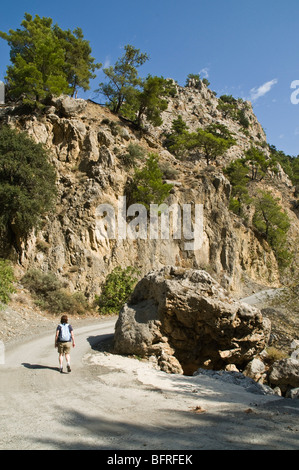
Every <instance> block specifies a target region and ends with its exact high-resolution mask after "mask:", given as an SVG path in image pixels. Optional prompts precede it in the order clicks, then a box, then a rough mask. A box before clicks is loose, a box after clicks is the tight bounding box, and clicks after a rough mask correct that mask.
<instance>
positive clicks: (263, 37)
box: [0, 0, 299, 155]
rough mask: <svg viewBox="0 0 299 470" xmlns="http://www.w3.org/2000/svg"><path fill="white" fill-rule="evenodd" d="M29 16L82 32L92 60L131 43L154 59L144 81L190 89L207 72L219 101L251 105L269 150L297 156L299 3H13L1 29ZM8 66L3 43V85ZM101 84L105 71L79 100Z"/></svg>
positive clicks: (0, 10) (5, 9)
mask: <svg viewBox="0 0 299 470" xmlns="http://www.w3.org/2000/svg"><path fill="white" fill-rule="evenodd" d="M25 12H28V13H30V14H31V15H33V16H34V15H35V14H38V15H39V16H47V17H51V18H53V21H54V23H58V25H59V26H60V27H61V28H63V29H71V30H73V29H74V28H76V27H77V26H79V27H81V28H82V30H83V34H84V37H85V39H88V40H89V41H90V44H91V47H92V55H93V57H95V59H96V61H97V62H102V63H103V64H105V65H107V64H113V63H114V62H115V61H116V60H117V58H118V57H120V56H121V55H122V53H123V46H124V45H126V44H132V45H133V46H135V47H136V48H138V49H140V50H141V51H142V52H147V53H148V54H149V56H150V60H149V61H148V62H147V63H146V64H145V65H144V66H142V67H141V68H140V69H139V73H140V75H141V76H146V75H147V74H148V73H151V74H153V75H159V76H161V75H162V76H164V77H165V78H173V79H175V80H176V81H177V82H178V83H179V85H184V84H185V81H186V77H187V75H188V74H189V73H201V76H202V77H207V78H208V79H209V81H210V83H211V84H210V88H211V89H212V90H214V91H216V92H217V95H218V96H220V95H221V94H232V95H233V96H235V97H236V98H238V97H240V98H243V99H250V100H251V101H252V103H253V109H254V112H255V114H256V115H257V117H258V119H259V121H260V123H261V124H262V126H263V128H264V130H265V132H266V135H267V140H268V143H270V144H272V145H275V146H276V147H277V148H278V149H279V150H283V151H284V152H285V153H287V154H289V155H298V154H299V104H294V103H296V101H297V100H298V98H299V91H298V94H296V90H297V89H298V90H299V2H298V0H285V2H282V1H281V0H279V1H278V0H271V1H270V0H259V1H257V0H250V1H248V2H245V1H241V0H210V1H208V0H205V1H202V0H185V1H182V0H151V1H144V0H126V1H125V2H124V1H123V0H121V1H120V0H114V1H110V2H109V1H107V0H105V1H102V0H98V1H92V0H85V1H78V0H72V1H70V0H60V1H58V0H51V1H47V2H45V1H43V2H41V1H40V0H39V1H37V0H29V1H21V0H14V1H13V2H2V5H1V7H0V30H1V31H8V30H9V29H10V28H11V29H16V28H18V27H19V26H20V23H21V21H22V19H23V17H24V13H25ZM8 64H9V47H8V45H7V43H6V42H5V41H3V40H0V80H3V79H4V76H5V72H6V67H7V65H8ZM103 78H104V75H103V72H101V71H99V72H98V77H97V79H96V80H95V81H94V83H92V84H91V90H90V92H88V93H86V94H84V95H83V94H81V96H83V97H85V98H86V97H87V98H95V94H94V90H95V89H96V88H97V87H98V83H99V82H100V81H102V80H103ZM296 80H298V84H296V83H295V84H294V86H296V88H294V89H292V88H291V84H292V83H293V82H294V81H296ZM292 93H295V94H294V95H293V96H294V98H297V99H293V101H294V103H292V102H291V95H292ZM298 101H299V100H298Z"/></svg>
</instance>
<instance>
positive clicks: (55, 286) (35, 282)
mask: <svg viewBox="0 0 299 470" xmlns="http://www.w3.org/2000/svg"><path fill="white" fill-rule="evenodd" d="M22 282H23V284H24V286H25V287H27V289H29V290H30V291H31V292H32V293H33V294H34V296H35V302H36V304H37V305H39V307H41V308H43V309H46V310H49V311H51V312H53V313H62V312H69V313H79V314H80V313H84V311H85V310H88V309H89V305H88V303H87V300H86V299H85V297H84V295H83V294H82V293H81V292H77V293H75V294H71V293H70V292H68V291H67V289H66V286H65V284H64V283H63V282H61V281H60V280H59V279H57V277H56V276H55V275H54V274H53V273H51V272H49V273H43V272H41V271H39V270H38V269H31V270H29V271H28V272H27V273H26V274H25V276H24V277H23V278H22Z"/></svg>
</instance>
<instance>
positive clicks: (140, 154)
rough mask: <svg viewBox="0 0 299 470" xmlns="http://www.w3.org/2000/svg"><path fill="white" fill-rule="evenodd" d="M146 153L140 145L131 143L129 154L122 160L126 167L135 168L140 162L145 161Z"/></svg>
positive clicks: (125, 154) (123, 156) (124, 155)
mask: <svg viewBox="0 0 299 470" xmlns="http://www.w3.org/2000/svg"><path fill="white" fill-rule="evenodd" d="M145 153H146V152H145V150H144V149H143V148H142V147H140V145H138V144H132V143H130V144H129V145H128V149H127V153H124V154H123V155H122V156H121V157H120V159H121V161H122V163H123V164H124V165H125V166H126V167H134V166H135V165H136V163H137V162H138V161H140V160H143V159H144V157H145Z"/></svg>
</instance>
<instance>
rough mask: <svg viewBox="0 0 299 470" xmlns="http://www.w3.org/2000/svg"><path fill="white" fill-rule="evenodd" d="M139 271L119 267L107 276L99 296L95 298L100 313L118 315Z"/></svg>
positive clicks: (130, 292) (128, 296) (127, 298)
mask: <svg viewBox="0 0 299 470" xmlns="http://www.w3.org/2000/svg"><path fill="white" fill-rule="evenodd" d="M138 275H139V271H138V270H136V269H135V268H133V267H132V266H128V267H127V268H124V269H122V268H121V267H120V266H118V267H116V268H114V269H113V271H112V272H111V273H110V274H108V276H107V278H106V281H105V283H104V285H103V286H102V292H101V295H100V296H99V297H98V298H97V304H98V307H99V311H100V313H103V314H113V313H118V312H119V310H120V309H121V307H122V306H123V305H124V304H125V303H126V302H127V301H128V300H129V298H130V295H131V294H132V292H133V288H134V286H135V284H136V282H137V277H136V276H138Z"/></svg>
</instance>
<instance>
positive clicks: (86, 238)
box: [0, 83, 299, 301]
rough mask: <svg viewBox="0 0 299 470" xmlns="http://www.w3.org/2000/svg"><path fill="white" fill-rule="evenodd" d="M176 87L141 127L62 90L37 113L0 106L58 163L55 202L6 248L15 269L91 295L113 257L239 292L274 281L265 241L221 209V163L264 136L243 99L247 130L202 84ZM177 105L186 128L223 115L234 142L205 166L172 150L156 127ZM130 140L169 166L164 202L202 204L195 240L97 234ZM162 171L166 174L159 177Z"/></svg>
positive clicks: (3, 117) (121, 177) (121, 179)
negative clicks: (194, 246)
mask: <svg viewBox="0 0 299 470" xmlns="http://www.w3.org/2000/svg"><path fill="white" fill-rule="evenodd" d="M177 91H178V93H177V96H176V97H173V98H170V100H169V106H168V109H167V111H165V112H164V113H163V125H162V126H161V127H160V128H155V129H154V128H152V127H151V126H149V127H148V129H147V131H146V132H143V133H140V132H139V131H136V129H135V128H134V127H133V126H130V125H129V123H128V122H127V121H124V120H121V119H120V118H119V117H117V116H115V115H114V114H112V113H111V112H110V111H109V110H108V109H106V108H104V107H102V106H100V105H97V104H95V103H93V102H90V101H84V100H81V99H80V100H76V99H73V98H70V97H65V96H62V97H59V98H56V99H53V100H52V102H51V103H49V106H48V107H46V108H45V109H44V110H43V112H40V113H36V114H33V113H32V114H28V115H26V114H24V110H21V109H20V110H19V109H18V108H17V107H14V106H13V105H10V106H6V107H2V108H1V110H0V111H1V112H0V121H1V122H5V123H8V124H9V125H10V126H13V127H15V128H17V129H19V130H22V131H26V132H27V133H28V134H29V135H30V136H31V137H32V138H33V139H34V140H36V141H37V142H40V143H43V144H44V145H45V147H46V148H48V149H49V152H50V155H51V161H52V162H53V165H54V166H55V168H56V171H57V190H58V198H57V204H56V208H55V210H54V211H53V212H52V213H50V214H48V215H47V216H46V217H45V218H44V220H43V223H42V228H41V229H40V230H37V231H34V232H33V233H32V234H31V235H30V237H29V238H28V239H27V240H24V241H23V243H22V245H21V246H22V250H21V253H18V254H17V255H16V254H14V253H12V254H10V257H11V258H12V259H15V260H17V262H18V263H19V264H20V266H21V267H22V269H23V270H24V272H26V270H27V269H28V268H29V267H34V268H36V269H39V270H42V271H44V272H47V271H51V272H53V273H54V274H55V275H57V276H58V277H59V278H60V279H61V280H63V282H64V283H65V284H66V285H67V286H68V289H69V290H70V291H71V292H78V291H80V292H82V293H83V294H84V295H85V296H86V297H87V298H88V299H89V300H90V301H92V300H93V299H94V297H95V295H96V294H97V295H99V294H100V292H101V284H102V283H103V282H104V281H105V278H106V276H107V275H108V274H109V273H110V272H111V271H112V270H113V269H114V268H115V267H116V266H121V267H126V266H128V265H132V266H134V267H136V268H138V269H139V270H140V272H141V275H145V274H146V273H147V272H149V271H150V270H153V269H158V268H161V267H163V266H167V265H174V266H179V267H183V268H190V269H206V270H208V271H209V272H210V273H212V274H213V277H214V278H215V279H217V281H219V282H220V283H221V285H222V286H223V287H225V288H227V289H228V290H229V291H231V292H234V294H235V295H238V296H241V295H243V294H244V289H246V288H247V286H249V287H250V289H251V287H252V286H271V287H278V286H279V285H280V273H279V269H278V266H277V262H276V259H275V256H274V254H273V251H272V250H271V249H270V247H269V245H268V244H267V242H266V240H265V239H264V238H263V237H261V236H259V235H258V234H257V233H256V232H255V231H254V230H253V229H252V226H251V225H250V223H249V222H248V221H244V220H242V219H241V218H240V217H238V216H237V215H235V214H233V213H232V212H231V211H230V210H229V200H230V194H231V186H230V183H229V181H228V180H227V178H226V177H225V176H224V174H223V171H222V170H223V167H224V166H225V165H226V164H227V163H229V162H230V161H231V160H233V159H236V158H239V157H241V156H242V155H243V153H244V150H245V149H247V148H249V146H250V145H252V142H253V141H255V143H257V144H256V145H262V144H265V136H264V133H263V131H262V129H261V126H260V124H259V123H258V121H257V119H256V117H255V116H254V114H253V112H252V108H251V107H250V106H249V104H247V105H246V116H247V118H248V119H249V121H250V132H249V131H248V133H247V134H248V135H246V134H244V132H243V130H242V128H241V127H240V125H239V123H238V122H236V121H235V120H233V119H230V118H229V117H225V116H223V114H222V113H221V111H219V109H217V106H218V103H219V100H218V99H217V98H216V97H215V95H214V94H213V93H212V92H211V90H209V89H208V88H207V87H206V86H205V85H204V84H202V83H201V86H200V87H198V88H194V87H193V88H192V87H177ZM238 106H239V105H238ZM240 106H241V104H240ZM242 106H243V104H242ZM178 114H181V115H182V116H183V119H185V120H186V122H187V124H188V126H189V129H190V130H194V129H196V128H198V127H204V126H206V125H208V124H211V123H213V122H219V123H222V124H225V125H226V126H227V128H228V129H229V130H230V131H231V132H233V133H234V136H235V138H236V145H234V146H233V147H232V148H231V149H230V150H229V151H228V152H226V153H225V155H223V157H221V159H219V161H217V162H216V163H215V165H212V166H209V167H207V165H206V163H205V161H204V159H203V160H200V159H199V160H197V161H191V160H190V161H188V159H187V160H186V161H181V160H178V159H176V158H175V157H174V156H173V155H171V154H170V153H169V152H168V151H167V150H166V149H165V148H164V147H163V135H164V134H163V133H165V132H166V133H167V132H169V130H170V128H171V123H172V121H173V119H175V118H176V117H177V116H178ZM130 144H134V145H138V146H140V147H142V149H143V150H144V151H145V154H149V153H150V152H155V153H157V154H158V155H159V158H160V164H161V168H164V170H165V168H166V170H167V173H171V172H172V175H171V177H172V179H174V180H175V184H174V186H173V189H172V191H171V194H170V195H169V197H168V199H167V200H166V201H165V202H166V203H167V204H168V205H169V206H170V205H172V204H178V205H179V206H180V207H183V205H184V204H189V205H192V207H194V205H196V204H202V205H203V213H204V227H203V236H202V245H201V248H200V249H198V250H194V251H188V250H186V249H184V242H185V240H184V239H182V240H175V239H171V238H170V239H169V240H167V239H165V240H162V239H159V240H150V239H149V238H148V239H147V240H143V239H137V240H131V239H125V240H122V239H118V238H117V237H116V238H115V239H105V240H103V238H102V237H101V233H100V229H99V218H98V216H97V207H98V206H99V205H100V204H110V205H111V206H113V207H114V208H115V211H116V212H117V207H118V200H119V197H121V196H123V195H124V193H125V189H126V185H127V183H128V181H129V180H130V178H131V177H132V174H133V172H134V170H133V168H132V167H126V166H125V165H124V164H123V159H122V157H123V155H125V154H127V153H128V148H129V145H130ZM264 146H265V145H264ZM142 164H144V161H139V162H138V165H139V167H140V166H141V165H142ZM168 179H169V174H168V176H167V177H165V180H168ZM276 179H277V181H276V183H277V184H278V183H279V184H280V185H282V186H281V187H282V189H283V190H282V192H279V190H277V191H276V193H275V194H276V195H277V196H278V197H280V198H284V199H283V201H282V204H283V207H285V208H286V209H287V210H288V213H289V215H290V217H291V220H292V223H291V230H292V231H293V239H294V240H295V238H296V236H297V235H298V233H299V224H298V219H297V217H296V215H295V214H294V213H293V212H292V210H291V201H290V200H288V194H289V192H290V189H289V187H288V186H287V184H286V183H285V182H282V181H281V180H279V181H278V177H277V176H276ZM267 184H268V183H267ZM270 184H271V182H270ZM284 193H285V194H286V197H284ZM296 234H297V235H296ZM0 256H7V252H6V251H5V253H4V254H2V255H1V247H0ZM14 256H15V257H14ZM244 281H246V283H247V285H246V284H245V282H244ZM249 292H252V290H250V291H249ZM246 293H248V290H247V291H246Z"/></svg>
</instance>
